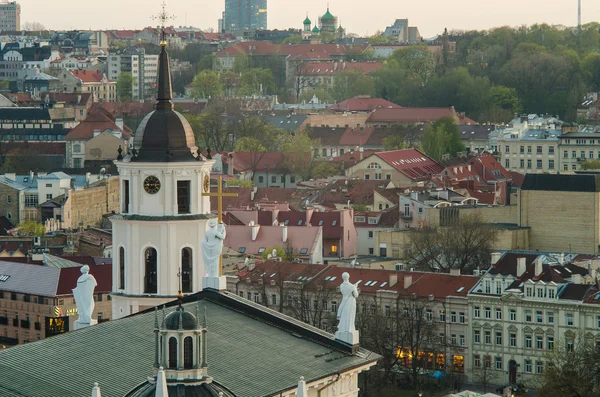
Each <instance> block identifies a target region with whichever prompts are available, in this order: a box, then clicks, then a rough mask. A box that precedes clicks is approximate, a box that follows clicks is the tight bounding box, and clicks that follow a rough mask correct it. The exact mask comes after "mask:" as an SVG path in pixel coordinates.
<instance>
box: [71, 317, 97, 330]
mask: <svg viewBox="0 0 600 397" xmlns="http://www.w3.org/2000/svg"><path fill="white" fill-rule="evenodd" d="M96 324H98V320H94V319H92V320H91V322H90V323H89V324H85V323H80V322H79V320H75V323H74V324H73V330H78V329H81V328H87V327H89V326H91V325H96Z"/></svg>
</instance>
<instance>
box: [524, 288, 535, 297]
mask: <svg viewBox="0 0 600 397" xmlns="http://www.w3.org/2000/svg"><path fill="white" fill-rule="evenodd" d="M525 296H529V297H531V296H533V287H527V288H525Z"/></svg>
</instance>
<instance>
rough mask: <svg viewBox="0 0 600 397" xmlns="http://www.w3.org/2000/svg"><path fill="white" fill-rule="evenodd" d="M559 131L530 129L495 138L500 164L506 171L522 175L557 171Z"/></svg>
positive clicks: (558, 166)
mask: <svg viewBox="0 0 600 397" xmlns="http://www.w3.org/2000/svg"><path fill="white" fill-rule="evenodd" d="M560 134H561V132H560V131H559V130H542V129H530V130H526V131H524V132H522V134H521V133H517V132H515V133H506V134H501V135H499V136H498V138H497V143H498V151H499V152H500V155H501V161H500V163H501V164H502V165H503V166H504V168H506V169H507V170H508V171H516V172H520V173H522V174H541V173H555V172H556V171H559V170H560V169H561V168H560V162H561V160H562V159H561V158H560V157H559V139H558V137H559V136H560Z"/></svg>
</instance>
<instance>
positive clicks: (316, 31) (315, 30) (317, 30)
mask: <svg viewBox="0 0 600 397" xmlns="http://www.w3.org/2000/svg"><path fill="white" fill-rule="evenodd" d="M312 32H313V33H320V32H321V31H320V30H319V28H318V27H317V25H315V27H314V28H313V30H312Z"/></svg>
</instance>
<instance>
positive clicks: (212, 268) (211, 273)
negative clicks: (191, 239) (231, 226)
mask: <svg viewBox="0 0 600 397" xmlns="http://www.w3.org/2000/svg"><path fill="white" fill-rule="evenodd" d="M208 226H209V227H210V228H209V229H208V230H207V231H206V235H205V236H204V240H202V258H203V259H204V266H205V267H206V273H207V275H208V277H219V258H220V257H221V252H222V251H223V240H225V236H226V232H225V225H224V224H222V223H220V224H218V226H217V221H216V220H214V219H211V220H210V221H209V222H208Z"/></svg>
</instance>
